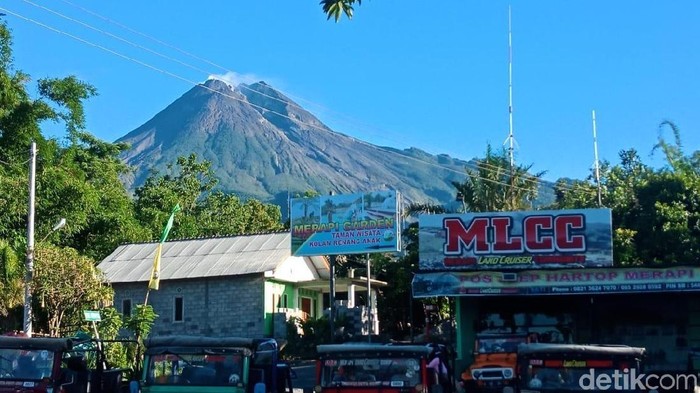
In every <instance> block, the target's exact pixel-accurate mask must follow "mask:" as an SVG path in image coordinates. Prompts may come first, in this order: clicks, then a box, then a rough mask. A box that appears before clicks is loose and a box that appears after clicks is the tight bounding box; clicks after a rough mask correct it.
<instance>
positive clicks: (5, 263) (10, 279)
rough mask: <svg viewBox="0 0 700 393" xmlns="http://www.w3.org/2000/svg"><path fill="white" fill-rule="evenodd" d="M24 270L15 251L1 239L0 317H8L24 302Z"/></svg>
mask: <svg viewBox="0 0 700 393" xmlns="http://www.w3.org/2000/svg"><path fill="white" fill-rule="evenodd" d="M23 273H24V268H23V265H22V264H21V262H20V259H19V258H18V257H17V254H16V253H15V250H14V249H13V248H12V246H11V245H10V244H9V243H8V242H7V241H5V240H1V239H0V315H1V316H3V317H7V315H8V314H9V312H10V310H11V309H12V308H14V307H17V306H19V305H22V304H23V302H24V291H23V289H24V275H23Z"/></svg>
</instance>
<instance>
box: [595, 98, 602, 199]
mask: <svg viewBox="0 0 700 393" xmlns="http://www.w3.org/2000/svg"><path fill="white" fill-rule="evenodd" d="M593 152H594V156H595V182H596V186H597V187H598V207H601V206H603V197H602V196H601V190H600V167H599V165H598V135H597V130H596V124H595V110H593Z"/></svg>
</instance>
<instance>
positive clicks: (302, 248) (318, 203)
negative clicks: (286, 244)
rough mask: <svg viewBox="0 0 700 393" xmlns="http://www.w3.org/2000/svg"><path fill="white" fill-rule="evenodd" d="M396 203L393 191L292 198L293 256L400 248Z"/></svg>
mask: <svg viewBox="0 0 700 393" xmlns="http://www.w3.org/2000/svg"><path fill="white" fill-rule="evenodd" d="M399 203H400V195H399V193H397V192H396V191H376V192H367V193H359V194H344V195H324V196H317V197H313V198H292V200H291V204H290V219H291V231H292V236H291V238H292V255H294V256H314V255H338V254H365V253H374V252H396V251H399V250H400V249H401V232H400V230H401V226H400V216H399V212H400V209H399Z"/></svg>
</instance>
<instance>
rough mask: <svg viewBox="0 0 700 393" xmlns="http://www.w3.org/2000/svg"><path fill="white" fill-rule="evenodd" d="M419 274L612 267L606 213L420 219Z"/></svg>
mask: <svg viewBox="0 0 700 393" xmlns="http://www.w3.org/2000/svg"><path fill="white" fill-rule="evenodd" d="M418 237H419V259H420V262H419V267H420V270H423V271H425V270H488V269H496V270H502V269H533V268H534V269H536V268H573V267H579V268H580V267H606V266H612V263H613V255H612V214H611V211H610V209H582V210H537V211H515V212H494V213H471V214H424V215H421V216H420V217H419V232H418Z"/></svg>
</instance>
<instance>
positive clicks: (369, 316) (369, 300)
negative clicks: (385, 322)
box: [367, 253, 374, 342]
mask: <svg viewBox="0 0 700 393" xmlns="http://www.w3.org/2000/svg"><path fill="white" fill-rule="evenodd" d="M370 263H371V261H370V258H369V253H367V320H368V326H369V329H367V333H368V334H367V339H368V340H369V342H372V333H373V332H374V318H372V314H373V311H372V288H371V284H372V276H371V275H370V270H369V269H370Z"/></svg>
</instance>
